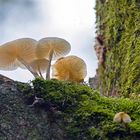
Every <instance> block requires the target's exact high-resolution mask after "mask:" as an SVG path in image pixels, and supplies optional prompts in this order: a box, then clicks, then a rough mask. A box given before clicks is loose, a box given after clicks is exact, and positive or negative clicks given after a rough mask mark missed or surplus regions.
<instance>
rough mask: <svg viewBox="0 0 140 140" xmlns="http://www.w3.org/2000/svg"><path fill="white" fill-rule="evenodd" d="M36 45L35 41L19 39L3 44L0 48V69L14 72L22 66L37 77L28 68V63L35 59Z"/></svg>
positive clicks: (35, 74)
mask: <svg viewBox="0 0 140 140" xmlns="http://www.w3.org/2000/svg"><path fill="white" fill-rule="evenodd" d="M36 44H37V41H36V40H34V39H31V38H21V39H17V40H14V41H10V42H8V43H5V44H3V45H2V46H1V47H0V69H7V70H14V69H16V68H17V67H19V66H21V67H22V66H23V65H24V66H26V67H27V69H28V70H29V71H30V72H31V73H32V74H33V75H34V76H35V77H37V76H38V75H37V73H34V72H33V71H32V69H31V67H30V66H29V63H30V62H31V61H33V60H34V59H35V58H36V55H35V48H36Z"/></svg>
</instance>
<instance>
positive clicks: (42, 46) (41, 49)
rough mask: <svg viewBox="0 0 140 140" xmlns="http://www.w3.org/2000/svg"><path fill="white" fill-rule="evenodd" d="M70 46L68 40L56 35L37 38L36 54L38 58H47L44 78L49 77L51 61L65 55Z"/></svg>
mask: <svg viewBox="0 0 140 140" xmlns="http://www.w3.org/2000/svg"><path fill="white" fill-rule="evenodd" d="M70 49H71V46H70V44H69V42H67V41H66V40H64V39H61V38H57V37H46V38H43V39H41V40H39V42H38V45H37V49H36V54H37V57H38V58H46V59H48V60H49V64H48V69H47V73H46V79H50V66H51V61H52V60H56V59H58V58H60V57H62V56H65V55H66V54H68V53H69V52H70Z"/></svg>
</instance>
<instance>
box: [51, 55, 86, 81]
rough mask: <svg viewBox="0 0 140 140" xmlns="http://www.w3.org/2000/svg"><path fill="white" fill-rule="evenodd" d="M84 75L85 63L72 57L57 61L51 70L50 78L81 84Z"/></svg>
mask: <svg viewBox="0 0 140 140" xmlns="http://www.w3.org/2000/svg"><path fill="white" fill-rule="evenodd" d="M86 75H87V68H86V63H85V62H84V60H83V59H81V58H79V57H77V56H73V55H72V56H67V57H65V58H62V59H59V60H58V61H56V63H55V64H54V65H53V68H52V77H53V78H56V79H58V80H66V81H73V82H83V81H84V78H85V77H86Z"/></svg>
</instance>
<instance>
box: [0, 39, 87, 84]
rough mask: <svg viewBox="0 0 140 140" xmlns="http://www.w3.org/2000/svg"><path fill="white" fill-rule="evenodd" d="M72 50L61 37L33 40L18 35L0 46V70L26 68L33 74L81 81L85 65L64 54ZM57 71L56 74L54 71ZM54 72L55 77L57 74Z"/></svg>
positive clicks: (78, 59)
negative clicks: (53, 61)
mask: <svg viewBox="0 0 140 140" xmlns="http://www.w3.org/2000/svg"><path fill="white" fill-rule="evenodd" d="M70 50H71V45H70V43H69V42H67V41H66V40H64V39H62V38H57V37H46V38H43V39H40V40H39V41H36V40H34V39H32V38H20V39H17V40H13V41H10V42H8V43H5V44H3V45H1V46H0V69H1V70H15V69H17V68H18V67H20V68H22V69H28V70H29V71H30V72H31V73H32V74H33V75H34V77H35V78H36V77H42V78H43V75H42V74H43V73H46V79H50V68H51V62H52V60H56V63H55V64H54V65H53V69H52V76H53V78H56V79H58V80H68V81H74V82H81V81H83V80H84V78H85V76H86V73H87V71H86V64H85V62H84V61H83V60H82V59H81V58H79V57H77V56H67V57H65V58H62V57H64V56H65V55H67V54H68V53H69V52H70ZM56 73H57V74H56ZM56 75H57V76H56Z"/></svg>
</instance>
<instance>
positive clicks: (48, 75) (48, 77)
mask: <svg viewBox="0 0 140 140" xmlns="http://www.w3.org/2000/svg"><path fill="white" fill-rule="evenodd" d="M52 57H53V51H51V52H50V55H49V63H48V68H47V73H46V80H49V79H50V67H51V61H52Z"/></svg>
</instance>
